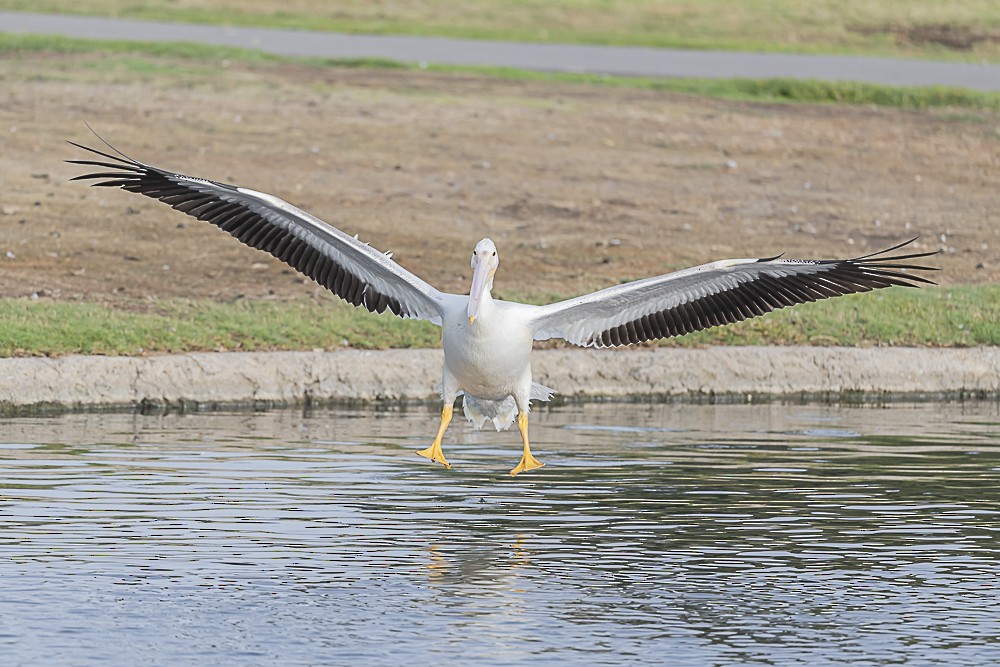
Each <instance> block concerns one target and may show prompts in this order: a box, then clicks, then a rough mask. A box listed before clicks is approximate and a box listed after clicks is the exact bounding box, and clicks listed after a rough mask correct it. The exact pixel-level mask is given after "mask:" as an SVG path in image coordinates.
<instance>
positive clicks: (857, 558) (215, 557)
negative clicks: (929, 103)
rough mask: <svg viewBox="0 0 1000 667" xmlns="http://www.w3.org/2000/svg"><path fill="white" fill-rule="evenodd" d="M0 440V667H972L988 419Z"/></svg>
mask: <svg viewBox="0 0 1000 667" xmlns="http://www.w3.org/2000/svg"><path fill="white" fill-rule="evenodd" d="M436 419H437V411H436V410H433V409H430V408H427V409H424V408H416V409H410V410H375V409H362V410H329V411H316V412H312V413H307V414H305V415H303V414H302V413H301V412H293V411H276V412H267V413H241V412H231V413H213V414H190V415H156V416H143V415H121V414H89V415H64V416H59V417H52V418H31V419H24V418H21V419H4V420H0V656H3V657H2V658H0V662H2V664H4V665H41V664H44V665H98V664H99V665H102V666H108V665H139V664H141V665H178V664H191V665H217V664H232V665H315V664H346V663H354V664H366V665H421V664H440V663H441V662H448V663H451V664H489V665H503V664H510V665H517V664H524V663H525V662H530V663H531V664H552V665H564V664H574V663H576V664H615V665H620V664H641V663H648V664H678V665H734V664H743V665H826V664H845V665H847V664H849V665H899V664H907V665H938V664H942V665H944V664H947V665H988V664H997V663H1000V648H998V641H1000V640H998V638H1000V544H998V537H1000V536H998V530H1000V409H998V407H997V405H996V404H992V403H989V404H985V403H979V404H966V405H958V404H944V405H941V404H923V405H894V406H892V407H891V408H887V409H886V408H881V409H880V408H871V407H867V408H844V407H824V406H784V405H761V406H698V405H694V406H692V405H655V406H651V405H636V404H628V405H623V404H592V405H574V406H565V407H561V408H557V409H552V410H548V411H541V412H538V413H536V414H534V415H533V422H532V434H533V441H534V447H533V449H534V451H535V454H536V455H537V456H538V458H540V459H541V460H543V461H545V462H546V463H547V464H548V465H547V466H546V467H545V468H544V469H542V470H540V471H537V472H533V473H528V474H525V475H522V476H521V477H519V478H517V479H511V478H510V477H509V476H508V475H507V474H506V471H507V470H509V469H510V468H511V467H512V466H513V465H514V464H515V463H517V459H518V458H519V456H520V452H519V449H520V445H519V441H518V437H517V434H516V432H514V433H503V434H495V433H475V432H473V431H471V430H469V428H468V427H467V426H466V425H465V424H460V423H459V422H457V421H456V423H455V426H453V427H452V429H451V431H450V432H449V438H448V439H447V441H446V443H445V452H446V453H447V455H448V457H449V460H450V461H451V462H452V463H453V464H454V466H455V467H454V469H452V470H450V471H449V470H443V469H440V468H438V467H436V466H434V465H432V464H430V463H429V462H427V461H425V460H423V459H420V458H419V457H417V456H415V455H414V454H413V453H412V452H413V450H415V449H417V448H421V447H424V446H426V444H427V442H428V438H429V436H430V435H432V433H433V431H434V430H435V427H436Z"/></svg>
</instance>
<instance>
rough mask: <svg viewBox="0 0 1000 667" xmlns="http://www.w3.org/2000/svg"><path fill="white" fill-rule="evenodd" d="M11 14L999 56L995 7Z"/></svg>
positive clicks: (489, 7)
mask: <svg viewBox="0 0 1000 667" xmlns="http://www.w3.org/2000/svg"><path fill="white" fill-rule="evenodd" d="M0 9H9V10H21V11H31V12H51V13H71V14H88V15H97V16H117V17H123V18H137V19H151V20H163V21H174V22H186V23H207V24H226V25H239V26H263V27H278V28H295V29H308V30H328V31H338V32H355V33H370V34H406V35H437V36H449V37H464V38H471V39H495V40H516V41H531V42H573V43H590V44H617V45H631V46H653V47H679V48H695V49H730V50H742V51H778V52H781V51H785V52H793V51H794V52H800V53H867V54H880V55H901V56H917V57H930V58H951V59H954V58H966V59H974V60H980V59H992V60H996V59H1000V39H996V37H997V36H998V32H1000V3H997V2H995V0H961V1H959V0H882V1H881V2H871V0H811V1H810V2H808V3H803V2H799V1H797V0H628V1H627V2H625V1H619V2H614V1H612V0H464V1H463V2H453V1H452V0H408V1H407V2H398V0H339V1H338V2H336V3H330V2H326V1H325V0H282V1H281V2H278V1H277V0H255V1H254V2H242V1H240V0H202V1H200V2H192V1H190V0H142V1H141V2H130V3H126V2H121V0H88V1H87V2H77V1H75V0H0ZM928 26H930V27H945V28H946V29H947V30H948V31H950V32H946V33H945V34H946V35H949V36H952V37H954V36H961V35H962V34H965V35H968V36H971V37H973V42H972V43H970V44H969V48H968V49H961V48H954V45H953V46H952V47H948V46H944V45H943V44H942V41H941V40H940V39H939V40H934V39H931V40H927V39H923V38H922V37H921V34H917V33H914V32H912V29H914V28H917V29H920V28H925V27H928ZM918 32H919V31H918ZM923 34H924V36H927V34H928V33H926V31H925V32H924V33H923Z"/></svg>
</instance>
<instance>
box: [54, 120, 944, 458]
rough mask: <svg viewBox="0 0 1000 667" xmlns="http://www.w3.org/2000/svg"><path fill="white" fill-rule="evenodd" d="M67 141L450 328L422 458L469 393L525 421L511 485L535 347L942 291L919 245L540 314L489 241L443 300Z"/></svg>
mask: <svg viewBox="0 0 1000 667" xmlns="http://www.w3.org/2000/svg"><path fill="white" fill-rule="evenodd" d="M102 141H103V139H102ZM70 143H71V144H73V145H74V146H77V147H78V148H81V149H83V150H86V151H89V152H91V153H94V154H96V155H98V156H100V157H102V158H105V159H106V160H107V161H102V160H93V159H88V160H68V162H71V163H73V164H81V165H87V166H91V167H99V168H101V169H102V171H97V172H93V173H88V174H83V175H81V176H77V177H76V178H74V179H72V180H94V181H96V182H95V183H93V184H92V185H95V186H105V187H120V188H122V189H123V190H127V191H129V192H137V193H139V194H143V195H146V196H147V197H152V198H153V199H158V200H160V201H162V202H164V203H166V204H169V205H170V206H172V207H173V208H175V209H177V210H179V211H181V212H183V213H187V214H188V215H190V216H193V217H195V218H198V219H199V220H205V221H207V222H210V223H212V224H213V225H215V226H216V227H218V228H219V229H221V230H223V231H225V232H228V233H229V234H231V235H233V236H234V237H236V238H237V239H239V240H240V241H241V242H243V243H245V244H246V245H248V246H251V247H253V248H257V249H260V250H263V251H264V252H267V253H270V254H271V255H273V256H274V257H277V258H278V259H280V260H281V261H283V262H285V263H286V264H288V265H289V266H291V267H292V268H294V269H296V270H298V271H300V272H301V273H302V274H303V275H305V276H307V277H309V278H311V279H312V280H314V281H316V282H317V283H319V284H320V285H322V286H323V287H326V288H327V289H329V290H330V291H331V292H333V293H334V294H336V295H337V296H339V297H341V298H342V299H344V300H346V301H348V302H349V303H351V304H353V305H355V306H363V307H365V308H367V309H368V310H369V311H373V312H377V313H383V312H385V311H386V310H388V311H389V312H391V313H393V314H394V315H397V316H399V317H404V318H413V319H421V320H429V321H430V322H433V323H435V324H437V325H439V326H441V328H442V335H441V344H442V347H443V348H444V371H443V373H442V382H441V398H442V400H443V401H444V407H443V409H442V410H441V424H440V426H439V427H438V431H437V436H436V437H435V438H434V442H433V443H432V444H431V446H430V447H428V448H427V449H424V450H422V451H420V452H418V454H420V455H421V456H425V457H427V458H429V459H430V460H431V461H434V462H437V463H440V464H442V465H444V466H445V467H447V468H450V467H451V466H450V464H449V463H448V460H447V459H446V458H445V456H444V453H443V452H442V451H441V439H442V438H443V437H444V432H445V430H446V429H447V428H448V424H449V423H450V421H451V417H452V406H453V405H454V403H455V399H456V398H458V396H459V395H464V396H463V407H464V410H465V416H466V417H467V418H468V419H469V420H470V421H472V422H473V424H474V425H475V427H476V428H482V426H483V425H484V424H485V423H486V422H487V421H489V422H491V423H492V424H493V426H494V427H495V428H496V429H497V430H498V431H499V430H503V429H507V428H509V427H510V425H511V424H512V423H513V421H514V418H515V416H516V418H517V427H518V429H519V430H520V432H521V440H522V443H523V446H524V452H523V455H522V456H521V462H520V463H519V464H518V465H517V466H516V467H515V468H514V469H513V470H511V471H510V474H511V475H517V474H518V473H520V472H524V471H525V470H533V469H535V468H540V467H541V466H542V463H540V462H539V461H538V460H537V459H535V457H534V456H532V455H531V448H530V447H529V445H528V410H529V409H530V402H531V401H532V400H538V401H547V400H549V398H550V397H551V395H552V390H551V389H549V388H547V387H543V386H541V385H538V384H535V383H533V382H532V381H531V347H532V341H535V340H546V339H549V338H562V339H564V340H567V341H569V342H570V343H574V344H576V345H581V346H584V347H618V346H622V345H630V344H632V343H640V342H643V341H650V340H656V339H658V338H667V337H670V336H681V335H683V334H687V333H691V332H692V331H698V330H701V329H707V328H709V327H714V326H720V325H724V324H730V323H732V322H739V321H741V320H745V319H747V318H750V317H757V316H758V315H763V314H765V313H768V312H771V311H772V310H776V309H778V308H784V307H786V306H793V305H795V304H799V303H804V302H806V301H817V300H819V299H826V298H829V297H834V296H841V295H843V294H853V293H855V292H867V291H870V290H873V289H880V288H883V287H889V286H891V285H902V286H907V287H915V286H917V285H918V284H919V283H930V284H933V283H932V282H931V281H930V280H927V279H926V278H923V277H921V276H917V275H913V274H907V273H902V272H901V271H905V270H911V271H929V270H934V269H933V267H927V266H921V265H917V264H909V263H906V261H907V260H911V259H914V258H919V257H927V256H929V255H933V254H936V253H933V252H919V253H910V254H900V255H890V253H891V252H892V251H894V250H897V249H898V248H901V247H903V246H905V245H907V244H909V243H912V241H913V240H914V239H911V240H910V241H906V242H904V243H900V244H898V245H896V246H893V247H892V248H888V249H887V250H884V251H881V252H877V253H872V254H870V255H864V256H861V257H855V258H853V259H841V260H800V259H781V258H780V256H779V257H770V258H765V259H724V260H721V261H717V262H712V263H711V264H704V265H702V266H696V267H694V268H690V269H685V270H683V271H677V272H674V273H668V274H666V275H662V276H656V277H654V278H646V279H644V280H637V281H635V282H630V283H626V284H623V285H616V286H614V287H609V288H607V289H603V290H600V291H599V292H594V293H593V294H587V295H584V296H579V297H576V298H574V299H568V300H566V301H560V302H559V303H553V304H550V305H547V306H532V305H528V304H523V303H514V302H510V301H500V300H495V299H493V297H492V296H491V295H490V292H491V289H492V287H493V278H494V276H495V274H496V271H497V267H498V266H499V265H500V258H499V256H498V255H497V247H496V245H494V243H493V241H491V240H490V239H483V240H482V241H480V242H479V243H477V244H476V247H475V250H473V252H472V287H471V289H470V290H469V294H468V295H464V294H461V295H460V294H447V293H445V292H440V291H438V290H436V289H434V288H433V287H431V286H430V285H429V284H427V283H426V282H424V281H423V280H421V279H420V278H418V277H417V276H415V275H413V274H412V273H410V272H409V271H407V270H406V269H404V268H403V267H401V266H400V265H398V264H397V263H396V262H394V261H392V259H391V257H390V255H389V254H386V253H382V252H379V251H378V250H376V249H375V248H372V247H371V246H369V245H368V244H367V243H363V242H361V241H359V240H358V237H357V236H349V235H348V234H345V233H344V232H342V231H340V230H339V229H335V228H334V227H332V226H330V225H328V224H326V223H325V222H323V221H322V220H320V219H318V218H316V217H314V216H312V215H310V214H308V213H306V212H305V211H301V210H299V209H297V208H295V207H294V206H292V205H291V204H288V203H287V202H285V201H283V200H281V199H278V198H277V197H275V196H273V195H269V194H265V193H263V192H256V191H254V190H249V189H247V188H241V187H237V186H234V185H226V184H223V183H217V182H215V181H209V180H205V179H201V178H192V177H190V176H184V175H181V174H175V173H172V172H169V171H164V170H162V169H159V168H157V167H153V166H151V165H147V164H144V163H142V162H139V161H137V160H133V159H132V158H130V157H128V156H127V155H125V154H123V153H121V152H119V151H118V150H117V149H116V148H114V147H113V146H111V145H110V144H107V142H105V143H106V144H107V145H108V147H109V148H110V149H111V151H113V153H115V154H114V155H113V154H111V153H104V152H101V151H99V150H95V149H93V148H88V147H86V146H82V145H80V144H77V143H75V142H70Z"/></svg>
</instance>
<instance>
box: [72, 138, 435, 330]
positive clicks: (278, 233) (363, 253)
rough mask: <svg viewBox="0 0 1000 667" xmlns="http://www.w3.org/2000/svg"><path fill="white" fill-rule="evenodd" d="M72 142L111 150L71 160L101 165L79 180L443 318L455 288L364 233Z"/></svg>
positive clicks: (365, 294) (342, 292) (402, 312)
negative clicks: (139, 198)
mask: <svg viewBox="0 0 1000 667" xmlns="http://www.w3.org/2000/svg"><path fill="white" fill-rule="evenodd" d="M98 138H100V137H98ZM101 141H104V140H103V139H101ZM69 143H71V144H72V145H74V146H76V147H77V148H81V149H83V150H85V151H88V152H90V153H93V154H96V155H98V156H100V157H101V158H104V159H86V160H67V162H69V163H71V164H79V165H85V166H88V167H96V168H98V169H99V171H93V172H90V173H86V174H82V175H80V176H76V177H75V178H73V179H71V180H74V181H87V180H89V181H95V182H94V183H92V185H94V186H98V187H115V188H121V189H122V190H126V191H128V192H135V193H138V194H141V195H145V196H147V197H151V198H153V199H157V200H159V201H162V202H164V203H165V204H168V205H169V206H171V207H172V208H175V209H177V210H178V211H181V212H182V213H186V214H187V215H190V216H192V217H194V218H197V219H198V220H203V221H206V222H209V223H211V224H213V225H215V226H216V227H218V228H219V229H221V230H222V231H224V232H227V233H228V234H230V235H232V236H233V237H235V238H236V239H238V240H239V241H240V242H242V243H244V244H246V245H248V246H250V247H252V248H257V249H258V250H263V251H264V252H267V253H269V254H271V255H273V256H274V257H276V258H278V259H279V260H281V261H282V262H285V263H286V264H288V265H289V266H291V267H292V268H294V269H296V270H297V271H299V272H301V273H302V274H303V275H305V276H306V277H308V278H311V279H312V280H314V281H316V282H317V283H318V284H320V285H322V286H323V287H325V288H327V289H329V290H330V291H331V292H333V293H334V294H336V295H337V296H339V297H341V298H342V299H344V300H345V301H347V302H348V303H351V304H353V305H355V306H363V307H365V308H367V309H368V310H370V311H372V312H377V313H383V312H385V311H386V310H388V311H390V312H392V313H393V314H395V315H398V316H400V317H407V318H416V319H423V320H429V321H431V322H434V323H436V324H441V321H442V317H443V310H442V309H443V307H444V305H443V304H444V301H445V300H446V299H447V298H448V296H449V295H446V294H443V293H442V292H439V291H438V290H436V289H435V288H433V287H431V286H430V285H429V284H428V283H426V282H424V281H423V280H421V279H420V278H418V277H417V276H415V275H413V274H412V273H410V272H409V271H407V270H406V269H404V268H403V267H401V266H399V265H398V264H396V262H394V261H392V260H391V259H390V258H389V256H388V255H386V254H385V253H382V252H380V251H378V250H376V249H375V248H372V247H371V246H369V245H368V244H367V243H363V242H361V241H359V240H358V239H357V237H356V236H353V237H352V236H349V235H348V234H345V233H344V232H342V231H340V230H339V229H336V228H335V227H333V226H331V225H329V224H327V223H325V222H323V221H322V220H320V219H319V218H316V217H315V216H312V215H310V214H308V213H306V212H305V211H302V210H300V209H297V208H295V207H294V206H292V205H291V204H289V203H287V202H285V201H284V200H282V199H279V198H277V197H274V196H273V195H269V194H266V193H263V192H256V191H254V190H249V189H247V188H241V187H237V186H234V185H227V184H225V183H219V182H216V181H209V180H205V179H201V178H194V177H191V176H184V175H183V174H175V173H171V172H169V171H165V170H163V169H159V168H158V167H153V166H151V165H147V164H144V163H142V162H139V161H138V160H133V159H132V158H130V157H128V156H127V155H125V154H124V153H121V152H119V151H118V149H116V148H114V147H113V146H111V145H110V144H107V142H105V143H106V144H107V145H108V147H109V148H110V149H111V150H112V151H114V152H115V153H116V155H112V154H110V153H106V152H103V151H100V150H97V149H95V148H90V147H87V146H83V145H81V144H78V143H75V142H72V141H71V142H69ZM108 170H110V171H108Z"/></svg>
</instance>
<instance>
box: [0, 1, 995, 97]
mask: <svg viewBox="0 0 1000 667" xmlns="http://www.w3.org/2000/svg"><path fill="white" fill-rule="evenodd" d="M0 31H3V32H14V33H40V34H53V35H65V36H69V37H79V38H90V39H121V40H138V41H146V42H176V41H188V42H201V43H205V44H220V45H228V46H241V47H247V48H253V49H260V50H261V51H265V52H267V53H274V54H279V55H286V56H318V57H324V58H390V59H392V60H398V61H401V62H409V63H417V62H428V63H435V64H442V65H497V66H504V67H516V68H521V69H530V70H541V71H554V72H596V73H602V74H614V75H624V76H649V77H698V78H772V77H787V78H795V79H823V80H829V81H867V82H871V83H883V84H892V85H907V86H926V85H946V86H958V87H964V88H973V89H978V90H995V91H1000V65H984V64H966V63H941V62H931V61H924V60H898V59H893V58H868V57H855V56H804V55H793V54H777V53H737V52H725V51H682V50H676V49H647V48H633V47H611V46H582V45H574V44H524V43H515V42H488V41H473V40H463V39H444V38H433V37H394V36H375V35H344V34H337V33H326V32H308V31H300V30H277V29H269V28H232V27H223V26H208V25H191V24H182V23H163V22H155V21H132V20H125V19H103V18H88V17H82V16H54V15H44V14H27V13H16V12H0Z"/></svg>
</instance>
